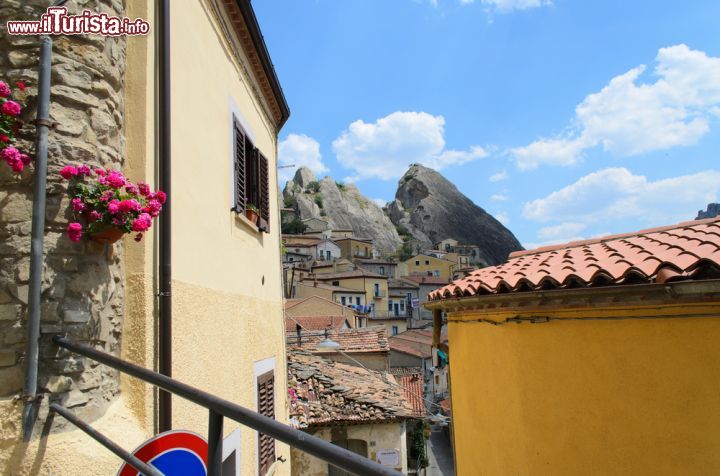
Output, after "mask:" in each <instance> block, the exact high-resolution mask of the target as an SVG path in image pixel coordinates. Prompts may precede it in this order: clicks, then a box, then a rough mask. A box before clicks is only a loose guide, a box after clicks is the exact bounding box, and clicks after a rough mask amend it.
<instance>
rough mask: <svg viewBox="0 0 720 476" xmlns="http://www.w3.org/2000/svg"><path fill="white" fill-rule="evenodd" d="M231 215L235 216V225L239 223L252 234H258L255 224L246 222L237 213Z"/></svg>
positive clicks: (241, 215) (258, 229)
mask: <svg viewBox="0 0 720 476" xmlns="http://www.w3.org/2000/svg"><path fill="white" fill-rule="evenodd" d="M232 213H233V214H234V215H235V222H236V223H241V224H242V225H243V226H244V227H245V228H247V229H248V230H250V231H252V232H253V233H258V234H260V228H258V226H257V225H256V224H255V223H253V222H251V221H250V220H248V219H247V218H246V217H245V215H244V214H242V213H237V212H232Z"/></svg>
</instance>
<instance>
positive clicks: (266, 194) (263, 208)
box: [258, 152, 270, 233]
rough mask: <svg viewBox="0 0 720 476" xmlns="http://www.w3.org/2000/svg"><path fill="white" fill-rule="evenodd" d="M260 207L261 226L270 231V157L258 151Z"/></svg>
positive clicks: (262, 228)
mask: <svg viewBox="0 0 720 476" xmlns="http://www.w3.org/2000/svg"><path fill="white" fill-rule="evenodd" d="M258 172H259V173H258V195H259V199H260V200H259V201H260V203H259V204H258V208H259V209H260V225H259V228H260V229H261V230H262V231H264V232H265V233H270V178H269V175H270V170H269V165H268V159H267V157H265V156H264V155H262V154H261V153H259V152H258Z"/></svg>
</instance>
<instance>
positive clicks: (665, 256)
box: [429, 217, 720, 300]
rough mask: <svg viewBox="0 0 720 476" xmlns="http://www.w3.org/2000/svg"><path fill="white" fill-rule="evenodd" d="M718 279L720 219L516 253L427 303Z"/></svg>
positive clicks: (434, 295) (432, 296) (433, 295)
mask: <svg viewBox="0 0 720 476" xmlns="http://www.w3.org/2000/svg"><path fill="white" fill-rule="evenodd" d="M718 275H720V218H717V217H716V218H709V219H706V220H696V221H691V222H684V223H680V224H677V225H673V226H667V227H662V228H652V229H648V230H642V231H638V232H635V233H626V234H622V235H612V236H606V237H604V238H598V239H595V240H585V241H575V242H571V243H567V244H565V245H558V246H548V247H544V248H538V249H536V250H530V251H518V252H515V253H512V254H511V255H510V259H509V260H508V261H506V262H505V263H504V264H502V265H499V266H491V267H488V268H482V269H479V270H477V271H473V272H472V273H470V274H469V275H468V276H466V277H464V278H462V279H459V280H457V281H454V282H452V283H451V284H449V285H447V286H445V287H443V288H441V289H438V290H436V291H433V292H431V293H430V295H429V296H430V299H431V300H439V299H443V298H449V297H463V296H473V295H482V294H498V293H507V292H520V291H533V290H540V289H553V288H573V287H578V286H608V285H613V284H636V283H665V282H668V281H677V280H683V279H703V278H707V277H708V276H712V277H717V276H718Z"/></svg>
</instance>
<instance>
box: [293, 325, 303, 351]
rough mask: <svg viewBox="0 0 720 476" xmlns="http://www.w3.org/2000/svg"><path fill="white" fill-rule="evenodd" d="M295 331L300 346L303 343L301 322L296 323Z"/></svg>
mask: <svg viewBox="0 0 720 476" xmlns="http://www.w3.org/2000/svg"><path fill="white" fill-rule="evenodd" d="M295 332H297V339H298V341H297V342H298V347H300V346H301V345H302V327H300V324H295Z"/></svg>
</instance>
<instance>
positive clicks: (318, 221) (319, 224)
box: [302, 217, 330, 233]
mask: <svg viewBox="0 0 720 476" xmlns="http://www.w3.org/2000/svg"><path fill="white" fill-rule="evenodd" d="M302 222H303V223H304V224H305V226H307V229H306V230H305V232H306V233H308V232H310V233H314V232H323V231H327V230H329V229H330V224H329V223H328V221H327V220H323V219H322V218H317V217H311V218H306V219H304V220H302Z"/></svg>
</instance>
